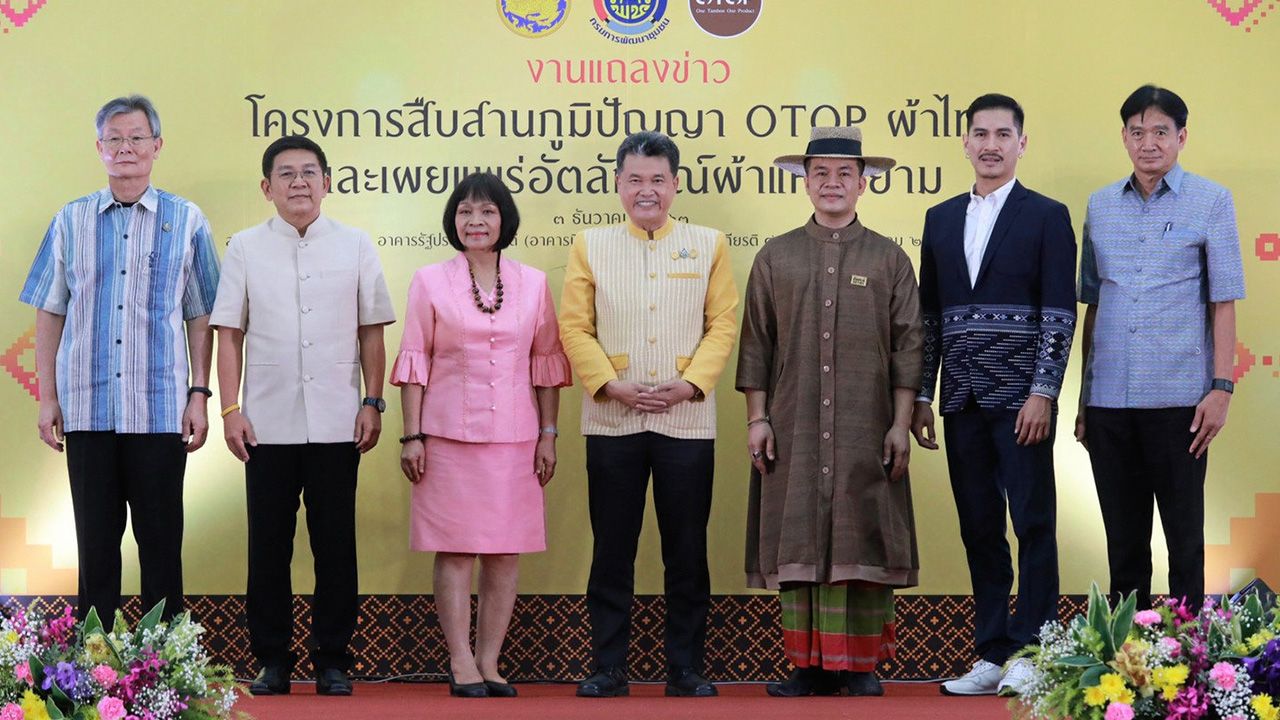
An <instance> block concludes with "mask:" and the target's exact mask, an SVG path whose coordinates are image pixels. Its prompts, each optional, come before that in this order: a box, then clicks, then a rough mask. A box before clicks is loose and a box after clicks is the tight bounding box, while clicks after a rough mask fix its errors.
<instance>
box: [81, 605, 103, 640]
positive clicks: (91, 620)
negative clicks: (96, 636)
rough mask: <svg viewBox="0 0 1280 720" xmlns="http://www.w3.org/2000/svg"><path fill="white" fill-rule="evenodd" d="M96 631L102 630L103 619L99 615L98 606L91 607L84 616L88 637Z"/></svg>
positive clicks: (85, 631)
mask: <svg viewBox="0 0 1280 720" xmlns="http://www.w3.org/2000/svg"><path fill="white" fill-rule="evenodd" d="M95 632H102V619H101V618H99V617H98V608H95V607H91V608H89V614H88V615H85V616H84V634H85V636H86V637H88V636H89V635H92V634H93V633H95Z"/></svg>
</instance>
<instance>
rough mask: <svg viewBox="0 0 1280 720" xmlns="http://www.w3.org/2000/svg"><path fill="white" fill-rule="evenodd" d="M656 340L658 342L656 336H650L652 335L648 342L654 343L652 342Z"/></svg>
mask: <svg viewBox="0 0 1280 720" xmlns="http://www.w3.org/2000/svg"><path fill="white" fill-rule="evenodd" d="M656 342H658V338H656V337H652V336H651V337H650V338H649V344H650V345H652V344H654V343H656Z"/></svg>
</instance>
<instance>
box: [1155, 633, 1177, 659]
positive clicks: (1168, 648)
mask: <svg viewBox="0 0 1280 720" xmlns="http://www.w3.org/2000/svg"><path fill="white" fill-rule="evenodd" d="M1160 646H1161V647H1163V648H1164V649H1165V652H1167V653H1169V657H1178V656H1179V655H1181V654H1182V643H1180V642H1178V641H1177V640H1175V639H1173V638H1171V637H1166V638H1160Z"/></svg>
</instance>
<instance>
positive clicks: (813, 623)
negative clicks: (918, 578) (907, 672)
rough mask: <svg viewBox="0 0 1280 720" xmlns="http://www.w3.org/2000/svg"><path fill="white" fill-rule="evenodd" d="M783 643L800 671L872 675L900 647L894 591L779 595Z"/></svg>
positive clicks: (859, 585) (854, 587)
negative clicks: (807, 668) (849, 671)
mask: <svg viewBox="0 0 1280 720" xmlns="http://www.w3.org/2000/svg"><path fill="white" fill-rule="evenodd" d="M778 599H779V600H780V601H781V603H782V640H783V645H784V646H785V649H786V652H787V659H788V660H790V661H791V662H792V664H794V665H795V666H796V667H798V668H803V667H820V668H823V669H824V670H851V671H853V672H872V671H874V670H875V669H876V665H877V664H879V662H880V661H881V660H885V659H888V658H891V657H893V654H894V651H895V649H896V646H897V633H896V631H895V622H894V611H893V588H891V587H889V586H887V585H879V584H876V583H868V582H848V583H838V584H833V585H825V584H812V585H811V584H804V585H799V586H797V587H794V588H789V589H786V590H781V591H779V592H778Z"/></svg>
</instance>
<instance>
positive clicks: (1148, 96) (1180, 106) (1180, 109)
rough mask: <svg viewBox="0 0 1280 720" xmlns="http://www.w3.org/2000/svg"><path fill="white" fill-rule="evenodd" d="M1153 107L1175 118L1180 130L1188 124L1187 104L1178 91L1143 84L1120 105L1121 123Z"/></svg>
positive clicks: (1125, 123)
mask: <svg viewBox="0 0 1280 720" xmlns="http://www.w3.org/2000/svg"><path fill="white" fill-rule="evenodd" d="M1151 108H1155V109H1157V110H1159V111H1160V112H1162V113H1164V114H1165V115H1168V116H1169V117H1171V118H1173V124H1174V125H1175V126H1176V127H1177V129H1178V130H1181V129H1182V128H1184V127H1186V126H1187V104H1186V103H1185V102H1183V101H1182V98H1180V97H1178V93H1176V92H1174V91H1172V90H1168V89H1166V88H1162V87H1156V86H1155V85H1143V86H1142V87H1140V88H1138V89H1137V90H1134V91H1133V94H1131V95H1129V97H1128V98H1126V99H1125V101H1124V104H1123V105H1121V106H1120V123H1121V124H1122V125H1127V124H1128V123H1129V118H1131V117H1133V116H1134V115H1141V114H1143V113H1145V112H1146V111H1148V110H1150V109H1151Z"/></svg>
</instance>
